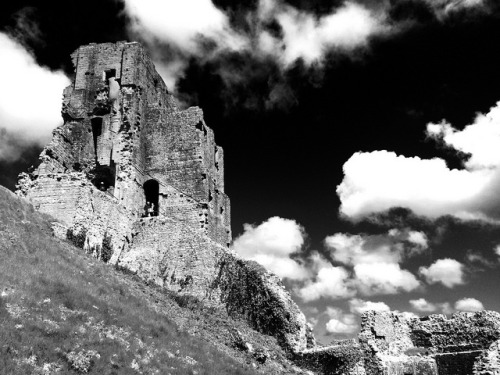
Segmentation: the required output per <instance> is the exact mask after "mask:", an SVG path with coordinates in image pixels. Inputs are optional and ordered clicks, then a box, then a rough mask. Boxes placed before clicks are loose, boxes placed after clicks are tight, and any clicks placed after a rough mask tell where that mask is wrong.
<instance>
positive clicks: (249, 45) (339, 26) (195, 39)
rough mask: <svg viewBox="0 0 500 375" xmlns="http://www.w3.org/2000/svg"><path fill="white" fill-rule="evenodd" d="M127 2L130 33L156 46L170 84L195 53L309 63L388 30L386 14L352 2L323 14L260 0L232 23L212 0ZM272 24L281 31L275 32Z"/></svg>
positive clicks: (204, 58) (156, 56) (276, 0)
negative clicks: (245, 55) (244, 21)
mask: <svg viewBox="0 0 500 375" xmlns="http://www.w3.org/2000/svg"><path fill="white" fill-rule="evenodd" d="M122 1H123V2H124V4H125V13H126V15H127V17H128V19H129V29H130V32H131V33H132V34H133V35H134V37H139V38H141V39H142V40H143V41H144V42H145V43H146V44H148V45H149V46H150V47H151V48H150V49H151V50H152V51H153V58H154V59H155V60H156V63H157V64H156V65H158V66H159V71H160V73H161V74H162V76H163V78H164V79H165V80H166V82H167V84H168V85H169V86H170V87H171V88H174V87H175V84H176V80H177V79H178V78H180V77H182V75H183V74H184V70H185V68H186V67H187V64H188V62H189V59H190V58H192V57H196V58H197V59H198V60H200V61H210V60H213V59H217V58H218V57H219V56H220V54H221V53H222V54H223V53H227V52H241V53H242V54H243V53H244V54H250V55H251V57H252V58H253V59H257V60H260V61H261V62H262V63H267V61H266V59H263V57H271V58H272V59H273V60H274V61H275V62H276V63H278V64H279V65H281V66H282V67H283V68H285V69H286V68H287V67H288V66H289V65H290V64H292V63H294V62H295V61H296V60H298V59H302V60H303V61H304V62H305V63H306V64H308V65H309V64H312V63H315V62H321V60H322V59H323V57H324V56H325V53H326V52H328V51H330V50H332V49H336V50H339V51H343V52H347V53H348V52H350V51H352V50H353V49H356V48H358V47H364V46H366V45H367V44H368V42H369V40H370V38H371V37H372V36H374V35H379V34H383V33H385V32H387V30H389V26H387V23H386V22H385V13H383V12H374V11H373V10H371V9H369V8H366V7H364V6H363V5H360V4H358V3H356V2H350V1H348V2H346V3H345V4H343V5H342V6H341V7H339V8H337V9H334V10H333V11H332V13H331V14H328V15H325V16H321V17H318V16H317V15H316V14H314V13H309V12H306V11H301V10H299V9H297V8H295V7H293V6H291V5H288V4H285V3H284V2H282V1H281V0H261V1H260V2H259V3H258V4H257V6H256V8H255V9H253V10H249V11H248V14H247V15H246V16H245V17H242V18H241V19H246V20H247V21H246V22H248V24H247V25H246V27H238V26H241V25H234V24H231V22H230V14H229V13H226V12H224V11H223V10H221V9H218V8H217V7H216V6H215V5H214V4H213V2H212V1H211V0H187V1H174V0H166V1H162V0H144V1H142V0H122ZM240 22H241V21H240ZM270 24H274V25H276V26H278V27H279V30H280V32H278V33H276V32H272V31H271V30H270V29H269V25H270ZM243 30H244V31H243ZM162 46H166V47H167V48H163V47H162ZM159 47H160V48H159ZM162 51H163V52H162ZM247 78H248V77H247ZM272 89H274V87H273V88H272ZM275 94H276V92H275Z"/></svg>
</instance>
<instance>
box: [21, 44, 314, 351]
mask: <svg viewBox="0 0 500 375" xmlns="http://www.w3.org/2000/svg"><path fill="white" fill-rule="evenodd" d="M72 59H73V64H74V67H75V76H74V79H73V82H72V84H71V85H70V86H69V87H67V88H66V89H65V90H64V99H63V108H62V116H63V120H64V123H63V125H61V126H59V127H58V128H56V129H55V130H54V132H53V137H52V141H51V142H50V144H49V145H48V146H47V147H45V149H44V150H43V151H42V153H41V155H40V165H39V166H38V167H37V168H36V169H35V170H34V171H33V172H31V173H29V174H27V173H23V174H22V175H21V176H20V179H19V183H18V191H17V193H18V194H19V195H21V196H24V197H26V198H27V199H28V200H29V201H30V202H31V203H32V204H33V205H34V206H35V207H36V208H37V209H38V210H40V211H42V212H44V213H47V214H49V215H51V216H52V217H54V218H55V219H57V221H56V222H54V223H53V228H54V233H55V234H56V235H57V236H58V237H60V238H64V239H69V240H71V241H72V242H73V243H74V244H75V245H76V246H79V247H82V248H83V249H84V250H85V251H87V252H88V253H90V254H92V255H93V256H95V257H96V258H99V259H102V260H104V261H105V262H109V263H111V264H114V265H116V266H117V267H118V268H121V269H125V270H127V271H128V272H132V273H134V274H137V275H138V276H139V277H141V278H142V279H143V280H145V281H147V282H149V283H154V284H156V285H159V286H161V287H164V288H166V289H168V290H170V291H173V292H175V293H177V294H178V295H181V296H182V295H189V296H193V297H195V298H197V299H199V300H201V301H202V302H203V303H204V304H207V305H210V306H214V307H217V308H224V309H226V311H227V312H228V313H229V314H230V315H231V316H234V317H241V318H243V319H246V320H247V321H248V323H249V325H250V326H252V327H254V328H255V329H257V330H259V331H261V332H265V333H266V334H270V335H273V336H275V337H277V339H278V341H279V342H280V343H281V344H282V345H283V346H284V347H286V348H288V349H291V350H292V351H300V350H303V349H305V348H306V347H307V346H308V345H309V344H308V343H310V342H311V338H310V337H309V336H310V332H309V330H308V328H307V325H306V321H305V317H304V315H303V314H302V312H301V311H300V310H299V308H298V307H297V306H296V305H295V303H294V302H293V301H292V299H291V298H290V295H289V294H288V292H287V291H286V290H285V289H284V287H283V285H282V284H281V280H280V279H279V278H278V277H277V276H275V275H273V274H271V273H269V272H267V271H266V270H264V269H263V268H262V267H260V266H258V265H257V264H256V263H254V262H247V261H244V260H242V259H240V258H238V257H237V256H236V255H235V254H234V253H233V252H232V251H231V250H230V249H229V248H228V245H229V244H230V242H231V227H230V205H229V198H228V197H227V195H226V194H225V193H224V155H223V151H222V148H221V147H219V146H217V145H216V143H215V139H214V133H213V131H212V130H211V129H210V128H209V127H208V126H207V125H206V124H205V122H204V120H203V112H202V110H201V109H200V108H196V107H194V108H188V109H186V110H181V109H179V107H178V106H177V103H176V100H175V98H174V97H173V96H172V94H171V93H170V92H169V91H168V89H167V87H166V86H165V84H164V82H163V80H162V79H161V77H160V76H159V74H158V73H157V72H156V70H155V67H154V65H153V63H152V62H151V60H150V58H149V56H148V55H147V53H146V52H145V50H144V49H143V47H142V46H141V45H140V44H138V43H125V42H120V43H116V44H112V43H105V44H90V45H86V46H82V47H80V48H79V49H78V50H77V51H75V52H74V53H73V54H72ZM309 346H310V345H309Z"/></svg>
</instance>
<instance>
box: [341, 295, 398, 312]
mask: <svg viewBox="0 0 500 375" xmlns="http://www.w3.org/2000/svg"><path fill="white" fill-rule="evenodd" d="M349 310H350V311H351V313H353V314H357V315H361V314H362V313H364V312H366V311H390V310H391V309H390V308H389V306H388V305H387V304H386V303H384V302H372V301H365V300H362V299H359V298H354V299H352V300H350V301H349Z"/></svg>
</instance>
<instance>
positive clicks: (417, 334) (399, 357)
mask: <svg viewBox="0 0 500 375" xmlns="http://www.w3.org/2000/svg"><path fill="white" fill-rule="evenodd" d="M499 338H500V314H499V313H496V312H493V311H480V312H477V313H466V312H460V313H455V314H453V316H452V317H451V318H447V317H446V316H445V315H430V316H428V317H424V318H420V319H419V318H416V317H406V316H404V315H402V314H398V313H393V312H375V311H371V312H367V313H365V314H364V315H363V317H362V330H361V333H360V335H359V340H360V344H361V345H362V347H363V350H364V352H365V353H366V357H365V368H366V371H367V374H384V375H386V374H387V375H393V374H394V375H396V374H397V375H399V374H415V375H416V374H429V375H431V374H439V375H465V374H469V375H470V374H475V375H476V374H480V373H481V372H479V371H480V370H477V369H479V368H484V367H487V366H490V367H491V366H493V367H494V366H495V365H496V364H493V365H490V363H494V358H495V356H496V352H495V351H496V350H497V349H496V348H497V347H496V346H495V343H496V342H497V340H498V339H499Z"/></svg>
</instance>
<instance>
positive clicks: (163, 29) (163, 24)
mask: <svg viewBox="0 0 500 375" xmlns="http://www.w3.org/2000/svg"><path fill="white" fill-rule="evenodd" d="M124 3H125V11H126V13H127V15H128V16H129V19H130V26H131V28H132V30H133V31H135V32H138V33H140V34H141V35H143V36H144V37H146V39H150V38H158V39H160V40H162V41H164V42H167V43H169V44H171V45H174V46H175V47H177V48H179V49H180V50H182V51H185V52H189V53H192V54H198V53H201V49H200V48H201V44H200V40H199V38H200V37H202V36H203V37H205V38H210V39H212V40H216V41H217V43H219V44H221V45H225V46H227V47H230V48H239V47H241V43H242V41H241V40H239V37H238V36H237V35H236V34H235V33H234V31H233V30H232V29H231V28H230V26H229V21H228V18H227V16H226V14H225V13H224V12H223V11H221V10H219V9H218V8H217V7H215V5H214V4H213V2H212V1H211V0H183V1H177V0H124Z"/></svg>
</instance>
